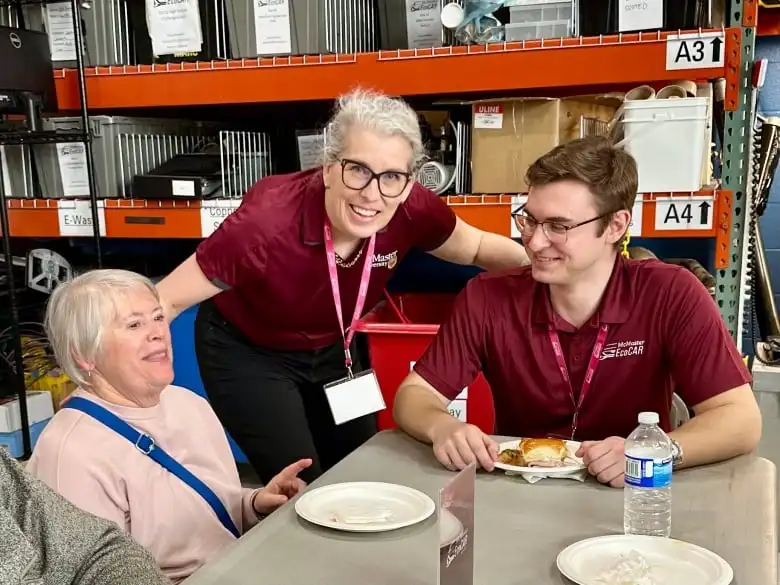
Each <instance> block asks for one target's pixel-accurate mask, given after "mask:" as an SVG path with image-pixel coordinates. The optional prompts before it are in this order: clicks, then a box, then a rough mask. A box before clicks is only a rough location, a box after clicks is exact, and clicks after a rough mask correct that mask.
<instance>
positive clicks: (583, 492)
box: [185, 432, 777, 585]
mask: <svg viewBox="0 0 780 585" xmlns="http://www.w3.org/2000/svg"><path fill="white" fill-rule="evenodd" d="M449 477H451V474H450V472H448V471H446V470H444V469H442V468H441V467H440V466H439V465H438V463H437V462H436V460H435V459H434V458H433V454H432V453H431V450H430V447H428V446H425V445H421V444H419V443H417V442H415V441H413V440H412V439H410V438H408V437H407V436H405V435H402V434H400V433H397V432H384V433H380V434H379V435H377V436H376V437H374V438H373V439H372V440H371V441H369V442H368V443H367V444H366V445H364V446H363V447H361V448H360V449H359V450H358V451H356V452H355V453H353V454H352V455H351V456H350V457H348V458H347V459H345V460H344V461H343V462H342V463H340V464H339V465H338V466H336V467H335V468H334V469H332V470H331V471H329V472H328V473H327V474H325V475H324V476H323V477H321V478H320V479H319V480H318V481H317V482H315V483H314V484H312V487H317V486H321V485H327V484H332V483H337V482H344V481H387V482H394V483H401V484H405V485H408V486H411V487H414V488H417V489H420V490H421V491H423V492H426V493H427V494H429V495H430V496H431V497H433V498H434V500H436V499H437V497H438V490H439V489H440V488H441V487H442V486H443V485H444V484H445V483H446V481H447V480H448V478H449ZM477 477H478V479H477V505H476V522H477V525H476V530H475V532H476V534H475V539H476V560H475V563H476V569H475V583H477V584H478V585H526V584H527V585H552V584H555V585H560V584H564V583H568V582H567V581H566V580H565V579H563V577H561V576H560V574H559V573H558V571H557V569H556V567H555V558H556V556H557V555H558V553H559V552H560V551H561V550H562V549H563V548H565V547H566V546H568V545H569V544H571V543H573V542H576V541H578V540H580V539H583V538H588V537H592V536H600V535H604V534H611V533H620V532H622V528H623V514H622V512H623V492H622V490H616V489H611V488H607V487H603V486H601V485H598V484H597V483H595V482H592V481H588V482H585V483H584V484H582V483H579V482H576V481H573V480H543V481H541V482H539V483H537V484H535V485H529V484H527V483H526V482H525V481H524V480H522V479H520V478H515V477H507V476H505V475H503V474H499V473H493V474H487V473H480V474H478V476H477ZM775 485H776V481H775V466H774V465H773V464H772V463H770V462H769V461H767V460H765V459H762V458H759V457H756V456H749V457H741V458H739V459H735V460H732V461H728V462H726V463H721V464H718V465H713V466H708V467H704V468H698V469H693V470H687V471H683V472H679V473H676V474H675V476H674V483H673V502H674V503H673V519H672V525H673V528H672V531H673V536H674V537H676V538H681V539H683V540H687V541H689V542H693V543H696V544H699V545H701V546H704V547H706V548H708V549H710V550H713V551H715V552H717V553H718V554H720V555H721V556H722V557H723V558H725V559H726V560H727V561H728V562H729V563H730V564H731V565H732V566H733V567H734V572H735V580H734V584H735V585H776V583H777V529H776V525H775V491H776V488H775ZM437 555H438V530H437V525H436V520H435V518H431V519H429V520H428V521H427V522H424V523H422V524H419V525H417V526H413V527H410V528H407V529H403V530H399V531H397V532H393V533H384V534H373V535H371V534H361V535H353V534H349V533H341V532H335V531H330V530H327V529H322V528H319V527H316V526H312V525H310V524H308V523H306V522H305V521H303V520H300V519H299V518H298V517H297V515H296V514H295V510H294V508H293V506H292V505H288V506H285V507H284V508H282V509H280V510H278V511H277V512H276V513H274V514H273V515H271V516H270V517H269V518H267V519H266V520H264V521H263V522H262V523H261V524H260V525H258V526H257V527H255V528H254V529H252V530H251V531H250V532H249V533H248V534H246V535H245V536H244V537H243V538H241V539H240V540H239V541H238V542H236V543H235V544H234V545H232V546H231V547H230V548H229V549H228V550H227V551H226V552H224V553H222V554H221V555H220V556H219V558H217V559H214V560H213V561H212V562H211V563H209V564H207V565H206V566H205V567H204V568H202V569H201V570H200V571H198V572H197V573H196V574H195V575H193V576H192V577H191V578H190V579H188V580H187V581H186V582H185V583H186V585H207V584H209V585H210V584H214V585H217V584H219V585H239V584H241V585H250V584H251V585H261V584H266V583H267V584H269V585H434V584H435V583H436V563H437V558H438V557H437Z"/></svg>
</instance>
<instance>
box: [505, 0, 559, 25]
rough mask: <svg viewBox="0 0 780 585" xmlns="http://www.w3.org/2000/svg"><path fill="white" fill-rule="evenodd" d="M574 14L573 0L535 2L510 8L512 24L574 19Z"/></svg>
mask: <svg viewBox="0 0 780 585" xmlns="http://www.w3.org/2000/svg"><path fill="white" fill-rule="evenodd" d="M573 16H574V3H573V2H571V0H563V1H561V0H554V1H553V2H543V3H538V2H534V3H533V4H527V5H521V6H511V7H510V8H509V22H510V23H512V24H515V23H530V22H539V23H541V22H551V21H556V20H572V19H573Z"/></svg>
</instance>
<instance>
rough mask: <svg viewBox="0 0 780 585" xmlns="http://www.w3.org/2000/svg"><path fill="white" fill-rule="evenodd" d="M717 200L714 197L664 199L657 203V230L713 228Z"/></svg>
mask: <svg viewBox="0 0 780 585" xmlns="http://www.w3.org/2000/svg"><path fill="white" fill-rule="evenodd" d="M714 214H715V202H714V201H713V199H712V197H706V196H705V197H686V198H679V199H676V200H675V199H664V200H662V201H656V203H655V229H656V230H711V229H712V216H713V215H714Z"/></svg>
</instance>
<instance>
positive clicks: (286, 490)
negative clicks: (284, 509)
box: [252, 459, 312, 515]
mask: <svg viewBox="0 0 780 585" xmlns="http://www.w3.org/2000/svg"><path fill="white" fill-rule="evenodd" d="M311 464H312V460H311V459H301V460H300V461H297V462H295V463H293V464H291V465H288V466H287V467H285V468H284V469H283V470H282V471H281V472H280V473H279V474H278V475H276V476H275V477H274V478H273V479H272V480H271V481H269V482H268V485H266V486H265V487H264V488H262V489H260V490H257V492H255V497H254V498H252V507H253V508H254V510H255V513H257V514H258V515H264V514H270V513H271V512H273V511H274V510H276V509H277V508H279V507H281V506H284V505H285V504H286V503H287V502H288V501H289V500H290V499H291V498H294V497H295V496H296V495H298V494H299V493H300V492H302V491H303V490H304V489H305V488H306V482H305V481H303V480H302V479H301V478H299V477H298V474H299V473H301V472H302V471H303V470H304V469H306V468H307V467H309V466H310V465H311Z"/></svg>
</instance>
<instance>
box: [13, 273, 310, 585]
mask: <svg viewBox="0 0 780 585" xmlns="http://www.w3.org/2000/svg"><path fill="white" fill-rule="evenodd" d="M46 330H47V333H48V336H49V339H50V341H51V344H52V347H53V350H54V353H55V356H56V358H57V361H58V363H59V364H60V365H61V366H62V367H63V369H64V370H65V371H66V373H67V374H68V375H69V376H70V378H71V379H72V380H73V381H74V382H76V383H77V384H78V386H79V388H78V390H76V391H75V392H74V393H73V394H72V395H71V396H70V397H69V398H68V400H67V402H65V405H64V408H63V409H62V410H60V411H59V412H58V413H57V414H56V415H54V418H53V419H52V420H51V422H50V423H49V424H48V425H47V427H46V429H45V430H44V432H43V433H42V435H41V437H40V439H39V440H38V443H37V445H36V447H35V450H34V452H33V455H32V458H31V459H30V461H29V463H28V465H27V470H28V471H29V472H30V473H31V474H33V475H34V476H36V477H38V479H40V480H42V481H43V482H44V483H46V484H48V485H49V487H51V488H52V489H54V490H55V491H57V492H59V493H60V494H61V495H63V496H64V497H65V498H67V499H68V500H70V501H71V503H73V504H75V505H76V506H78V507H79V508H82V509H83V510H86V511H87V512H91V513H92V514H94V515H96V516H100V517H102V518H105V519H107V520H111V521H113V522H115V523H116V524H117V525H118V526H119V527H120V528H122V529H124V530H125V531H127V532H129V533H130V535H132V536H133V537H134V538H135V540H137V541H138V542H139V543H140V544H141V545H142V546H143V547H145V548H146V549H147V550H148V551H150V552H151V553H152V555H153V556H154V557H155V560H156V561H157V563H158V565H159V566H160V568H161V569H162V571H163V573H165V575H166V576H168V577H169V578H170V579H171V580H172V581H174V582H177V581H180V580H182V579H184V578H186V577H187V576H189V575H190V574H192V573H193V572H194V571H195V570H197V569H198V568H199V567H200V566H201V565H202V564H203V563H204V562H206V561H207V560H208V559H209V558H210V557H211V556H212V555H214V554H216V553H217V552H219V551H220V550H221V549H222V548H223V547H225V546H226V545H228V544H230V543H231V542H232V541H234V540H235V538H236V537H239V536H240V535H241V534H242V533H244V532H245V531H246V530H248V529H249V528H251V527H252V526H254V525H255V524H257V522H258V520H259V519H260V518H261V517H262V516H263V515H265V514H268V513H270V512H272V511H273V510H275V509H276V508H278V507H279V506H280V505H283V504H284V503H285V502H287V500H288V499H289V498H291V497H293V496H294V495H296V494H297V493H298V492H299V491H300V490H301V489H302V488H303V487H304V484H303V482H302V480H300V479H298V477H297V475H298V473H300V471H302V470H303V469H305V468H306V467H308V466H309V465H310V464H311V461H310V460H301V461H295V462H292V464H291V465H290V466H288V467H287V468H286V469H284V470H282V471H281V473H280V474H279V475H277V476H276V477H274V478H271V479H270V481H269V482H268V483H267V484H266V486H265V487H264V488H262V489H255V490H250V489H245V488H242V486H241V482H240V480H239V476H238V471H237V469H236V464H235V461H234V460H233V457H232V454H231V451H230V446H229V445H228V441H227V437H226V436H225V432H224V430H223V428H222V426H221V425H220V423H219V421H218V419H217V417H216V416H215V415H214V412H213V411H212V410H211V407H210V406H209V405H208V403H207V402H206V401H205V400H204V399H203V398H201V397H200V396H198V395H196V394H194V393H193V392H191V391H189V390H186V389H184V388H180V387H177V386H172V385H171V382H172V381H173V365H172V358H173V356H172V353H171V336H170V330H169V327H168V321H167V319H166V317H165V314H164V312H163V308H162V307H161V305H160V300H159V297H158V295H157V290H156V289H155V287H154V285H153V284H152V283H151V282H150V281H149V280H148V279H147V278H145V277H143V276H141V275H139V274H135V273H133V272H128V271H125V270H95V271H92V272H87V273H85V274H82V275H81V276H78V277H77V278H75V279H73V280H72V281H71V282H68V283H65V284H62V285H60V286H59V287H57V289H56V290H55V291H54V293H53V294H52V296H51V299H50V300H49V304H48V307H47V311H46Z"/></svg>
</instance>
